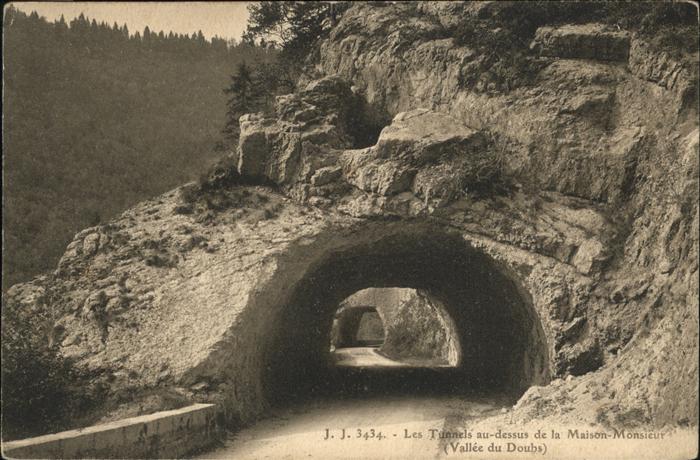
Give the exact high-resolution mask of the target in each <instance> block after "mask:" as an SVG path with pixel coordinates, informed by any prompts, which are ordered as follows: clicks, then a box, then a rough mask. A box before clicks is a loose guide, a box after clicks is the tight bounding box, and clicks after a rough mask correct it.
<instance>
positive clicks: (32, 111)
mask: <svg viewBox="0 0 700 460" xmlns="http://www.w3.org/2000/svg"><path fill="white" fill-rule="evenodd" d="M3 39H4V66H5V68H4V101H3V102H4V106H5V107H4V114H5V116H4V118H3V171H4V181H3V197H4V200H3V216H4V223H3V229H4V240H3V262H4V263H3V289H5V288H6V287H7V286H10V285H12V284H14V283H16V282H19V281H26V280H28V279H29V278H31V277H32V276H35V275H36V274H38V273H40V272H42V271H46V270H50V269H52V268H53V267H55V265H56V262H57V261H58V258H59V256H60V255H61V254H62V253H63V251H64V250H65V247H66V245H67V244H68V242H69V241H70V238H71V236H72V235H73V234H75V232H76V231H78V230H79V229H81V228H83V227H85V226H88V225H95V224H97V223H100V222H105V221H107V220H108V219H110V218H111V217H113V216H115V215H116V214H117V213H118V212H120V211H122V210H124V209H126V208H127V207H128V206H130V205H132V204H134V203H136V202H138V201H140V200H142V199H144V198H147V197H149V196H153V195H155V194H158V193H162V192H164V191H166V190H168V189H169V188H172V187H173V186H175V185H177V184H179V183H182V182H186V181H189V180H192V179H194V178H196V177H198V176H199V174H201V173H202V172H203V171H205V170H206V169H207V168H208V167H209V166H210V163H211V162H212V161H213V159H215V158H217V157H218V156H220V155H221V153H220V152H216V151H215V149H214V147H215V146H216V144H217V142H218V141H219V139H220V137H221V136H220V130H221V129H222V127H223V124H224V114H225V112H226V106H225V104H226V96H225V95H224V94H223V91H222V90H223V88H224V87H225V86H226V85H227V84H228V80H229V77H230V75H231V74H232V73H233V72H234V70H235V67H236V65H237V64H238V63H240V62H243V61H245V62H247V63H249V64H250V65H255V63H256V62H260V61H261V60H264V59H267V58H268V53H269V52H267V51H261V50H260V49H258V48H255V47H251V46H248V45H242V44H238V45H235V46H230V47H229V46H227V43H226V41H224V40H222V39H217V38H214V39H213V40H212V41H206V40H204V38H203V37H202V36H201V33H200V34H199V35H195V34H193V35H192V36H191V37H188V36H180V35H174V34H172V33H170V34H163V33H162V32H161V33H160V34H155V33H148V34H145V33H144V34H143V35H142V34H141V33H140V32H136V33H135V34H133V33H130V32H129V31H128V29H127V28H126V26H118V25H116V24H115V25H106V24H97V23H95V22H94V21H90V20H89V19H88V18H83V17H81V18H78V19H76V20H74V21H71V22H70V24H66V23H65V22H62V21H58V22H56V23H48V22H46V21H45V20H44V19H42V18H39V17H38V16H37V15H36V14H32V15H29V16H27V15H26V14H24V13H22V12H21V11H18V10H16V9H14V8H12V7H10V8H9V9H7V10H6V11H5V18H4V33H3Z"/></svg>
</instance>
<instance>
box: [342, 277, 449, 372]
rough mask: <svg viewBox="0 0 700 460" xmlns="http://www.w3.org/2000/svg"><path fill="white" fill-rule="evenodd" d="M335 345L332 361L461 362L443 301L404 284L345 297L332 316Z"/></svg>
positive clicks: (382, 364)
mask: <svg viewBox="0 0 700 460" xmlns="http://www.w3.org/2000/svg"><path fill="white" fill-rule="evenodd" d="M371 348H375V349H376V350H373V349H371ZM330 351H331V355H332V357H333V359H332V364H334V365H336V366H341V367H363V366H369V367H417V368H420V367H434V368H438V367H457V366H458V365H459V362H460V360H461V354H462V349H461V345H460V341H459V334H458V333H457V330H456V327H455V325H454V321H452V318H451V317H450V315H449V313H448V312H447V310H446V308H445V307H444V305H442V303H441V302H439V301H438V300H437V299H435V298H433V297H432V296H431V295H430V294H429V293H427V292H425V291H420V290H416V289H409V288H399V287H390V288H375V287H372V288H368V289H363V290H361V291H358V292H355V293H354V294H352V295H351V296H350V297H347V298H346V299H344V300H343V301H342V302H341V303H340V305H339V307H338V310H337V311H336V313H335V315H334V318H333V326H332V328H331V344H330Z"/></svg>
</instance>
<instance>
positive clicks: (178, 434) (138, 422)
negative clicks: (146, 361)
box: [2, 404, 219, 459]
mask: <svg viewBox="0 0 700 460" xmlns="http://www.w3.org/2000/svg"><path fill="white" fill-rule="evenodd" d="M218 434H219V427H218V426H217V423H216V406H215V405H214V404H194V405H192V406H187V407H183V408H181V409H175V410H169V411H163V412H156V413H155V414H150V415H142V416H139V417H132V418H127V419H124V420H118V421H116V422H111V423H106V424H103V425H94V426H90V427H86V428H80V429H77V430H69V431H63V432H61V433H56V434H48V435H44V436H38V437H35V438H28V439H21V440H18V441H11V442H5V443H3V444H2V457H3V458H62V459H65V458H177V457H182V456H183V455H186V454H188V453H190V452H193V451H195V450H199V449H202V448H204V447H206V446H208V445H211V444H212V443H213V442H215V441H216V440H217V438H218Z"/></svg>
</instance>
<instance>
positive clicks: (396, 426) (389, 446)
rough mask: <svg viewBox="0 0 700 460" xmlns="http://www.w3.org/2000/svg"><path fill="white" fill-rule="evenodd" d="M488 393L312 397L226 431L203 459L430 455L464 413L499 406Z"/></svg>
mask: <svg viewBox="0 0 700 460" xmlns="http://www.w3.org/2000/svg"><path fill="white" fill-rule="evenodd" d="M502 404H503V403H502V402H498V401H497V400H495V399H493V398H485V397H482V398H469V399H464V398H459V397H455V396H444V397H442V396H410V395H403V396H396V397H386V396H384V397H365V398H359V399H342V400H332V399H325V400H317V401H312V402H309V403H306V404H304V405H300V406H296V407H290V408H287V409H284V410H278V411H277V412H276V413H275V414H274V415H273V416H271V417H270V418H268V419H266V420H263V421H261V422H259V423H257V424H256V425H254V426H252V427H250V428H247V429H244V430H242V431H240V432H238V433H236V434H234V435H232V436H231V437H230V438H229V439H228V440H226V442H225V444H224V445H223V446H222V447H220V448H218V449H216V450H214V451H212V452H210V453H207V454H203V455H202V456H201V457H200V458H208V459H241V460H243V459H306V458H318V459H330V458H343V459H380V458H381V459H393V458H395V459H399V458H400V459H406V458H426V459H434V458H439V457H441V456H442V455H443V452H444V447H445V444H446V443H447V442H448V441H449V440H448V439H439V436H438V433H439V432H440V431H451V432H454V431H459V430H460V429H461V428H462V427H463V423H464V422H465V421H468V420H470V419H478V418H482V417H484V416H486V415H489V414H493V413H495V412H497V411H499V410H500V409H501V407H502Z"/></svg>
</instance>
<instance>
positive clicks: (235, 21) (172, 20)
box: [12, 2, 249, 40]
mask: <svg viewBox="0 0 700 460" xmlns="http://www.w3.org/2000/svg"><path fill="white" fill-rule="evenodd" d="M248 3H249V2H148V3H139V2H104V3H102V2H98V3H91V2H12V5H13V6H14V7H15V8H17V9H18V10H20V11H23V12H25V13H27V14H29V13H31V12H32V11H34V10H36V12H37V13H39V16H43V17H45V18H46V19H48V20H49V21H54V20H55V19H58V18H60V17H61V15H63V16H64V17H65V18H66V22H70V20H71V19H73V18H75V17H77V16H79V15H80V13H84V14H85V16H87V17H88V18H90V19H91V20H92V19H95V20H96V21H97V22H101V21H105V22H106V23H107V24H109V25H112V24H113V23H114V22H115V21H116V22H117V24H119V25H120V26H121V25H122V24H124V23H126V25H127V26H128V27H129V31H130V32H131V33H134V32H136V31H140V32H142V33H143V29H144V27H146V26H148V27H149V29H151V31H154V32H159V31H161V30H162V31H164V32H165V33H166V34H167V33H168V32H169V31H173V32H175V33H183V34H184V33H186V34H189V35H192V33H193V32H197V31H198V30H201V31H202V33H203V34H204V36H205V37H206V38H208V39H210V38H211V37H212V36H214V35H217V36H219V37H221V38H235V39H236V40H238V39H240V38H241V35H242V34H243V31H244V30H245V26H246V22H247V20H248V10H247V4H248Z"/></svg>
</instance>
